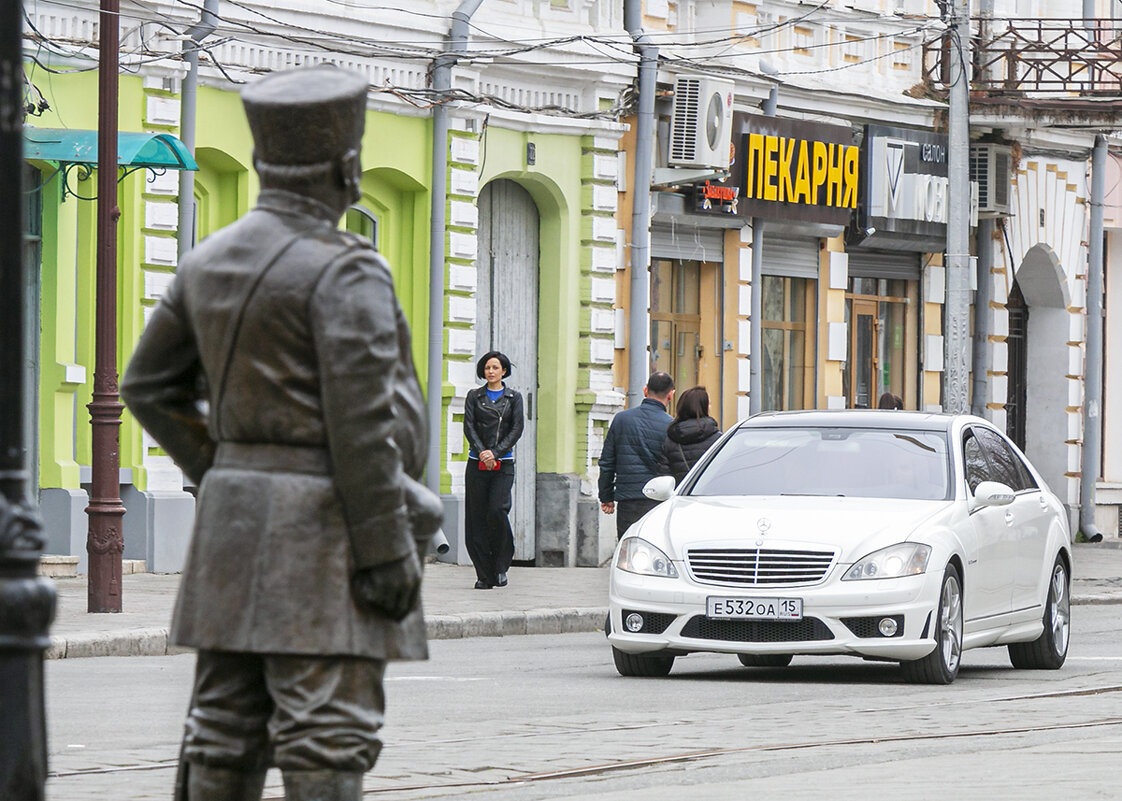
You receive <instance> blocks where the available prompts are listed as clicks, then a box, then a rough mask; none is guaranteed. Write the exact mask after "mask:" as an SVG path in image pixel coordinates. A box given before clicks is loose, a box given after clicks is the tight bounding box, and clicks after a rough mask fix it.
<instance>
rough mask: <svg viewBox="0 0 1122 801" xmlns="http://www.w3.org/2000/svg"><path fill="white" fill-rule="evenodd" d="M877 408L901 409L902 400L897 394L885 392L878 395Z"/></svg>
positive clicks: (902, 405)
mask: <svg viewBox="0 0 1122 801" xmlns="http://www.w3.org/2000/svg"><path fill="white" fill-rule="evenodd" d="M877 408H878V409H903V408H904V400H903V398H901V397H900V396H899V395H893V394H892V393H891V392H886V393H884V394H883V395H881V396H880V400H878V401H877Z"/></svg>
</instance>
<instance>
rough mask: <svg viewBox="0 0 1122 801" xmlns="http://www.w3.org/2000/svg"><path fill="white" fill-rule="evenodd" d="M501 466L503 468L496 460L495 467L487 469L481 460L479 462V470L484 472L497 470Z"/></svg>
mask: <svg viewBox="0 0 1122 801" xmlns="http://www.w3.org/2000/svg"><path fill="white" fill-rule="evenodd" d="M502 466H503V463H502V462H501V461H499V460H498V459H496V460H495V466H494V467H488V466H487V465H486V463H485V462H484V461H483V460H482V459H480V460H479V469H480V470H484V471H490V470H498V469H499V468H500V467H502Z"/></svg>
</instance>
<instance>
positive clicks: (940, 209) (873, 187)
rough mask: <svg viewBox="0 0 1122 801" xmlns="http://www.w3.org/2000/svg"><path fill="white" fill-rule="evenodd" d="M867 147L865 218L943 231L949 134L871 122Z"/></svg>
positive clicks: (911, 230)
mask: <svg viewBox="0 0 1122 801" xmlns="http://www.w3.org/2000/svg"><path fill="white" fill-rule="evenodd" d="M865 146H866V148H867V151H868V157H867V158H868V162H867V163H868V166H869V193H868V198H867V201H868V209H867V212H868V216H869V223H870V224H871V225H873V226H877V227H881V228H885V229H891V230H903V231H905V232H907V233H915V234H920V233H927V234H934V235H940V234H943V233H944V232H945V230H946V228H945V226H946V224H947V188H948V180H947V137H946V136H944V135H942V134H936V133H929V132H927V131H912V130H908V129H906V128H890V127H887V126H883V125H869V126H867V127H866V129H865ZM878 223H880V225H879V226H878V225H877V224H878ZM890 223H896V225H890Z"/></svg>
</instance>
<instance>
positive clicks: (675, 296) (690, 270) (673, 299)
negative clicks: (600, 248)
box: [651, 259, 701, 414]
mask: <svg viewBox="0 0 1122 801" xmlns="http://www.w3.org/2000/svg"><path fill="white" fill-rule="evenodd" d="M700 290H701V265H700V263H699V262H696V261H678V260H662V259H660V260H657V261H655V262H654V263H653V265H652V267H651V351H652V354H653V357H654V358H653V362H654V369H655V370H665V371H666V372H667V373H670V376H671V377H672V378H673V379H674V386H675V388H676V389H677V391H678V392H682V391H684V390H687V389H689V388H690V387H692V386H695V385H696V384H697V383H698V381H699V373H700V363H701V294H700ZM670 413H671V414H673V413H674V412H673V403H671V410H670Z"/></svg>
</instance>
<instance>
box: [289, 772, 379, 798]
mask: <svg viewBox="0 0 1122 801" xmlns="http://www.w3.org/2000/svg"><path fill="white" fill-rule="evenodd" d="M281 776H282V777H283V778H284V797H285V799H286V801H360V799H361V798H362V774H361V773H354V772H349V771H338V770H291V771H287V770H286V771H282V772H281Z"/></svg>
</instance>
